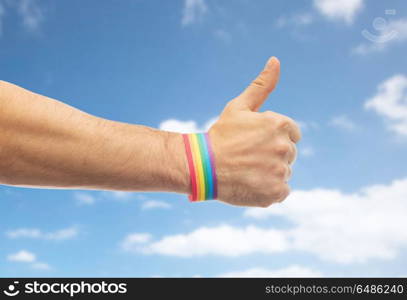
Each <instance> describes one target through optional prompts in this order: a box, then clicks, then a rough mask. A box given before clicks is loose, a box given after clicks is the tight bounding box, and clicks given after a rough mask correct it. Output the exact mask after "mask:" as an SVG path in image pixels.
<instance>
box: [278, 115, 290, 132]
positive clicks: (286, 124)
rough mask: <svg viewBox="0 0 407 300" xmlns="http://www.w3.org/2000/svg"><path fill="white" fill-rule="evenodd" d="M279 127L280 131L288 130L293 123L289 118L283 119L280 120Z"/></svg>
mask: <svg viewBox="0 0 407 300" xmlns="http://www.w3.org/2000/svg"><path fill="white" fill-rule="evenodd" d="M277 126H278V128H279V129H286V128H288V127H290V126H291V121H290V119H289V118H288V117H282V118H280V120H278V124H277Z"/></svg>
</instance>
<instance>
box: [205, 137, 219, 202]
mask: <svg viewBox="0 0 407 300" xmlns="http://www.w3.org/2000/svg"><path fill="white" fill-rule="evenodd" d="M205 139H206V145H207V146H208V153H209V158H210V161H211V169H212V180H213V199H216V198H217V197H218V178H217V177H216V169H215V154H214V153H213V150H212V144H211V141H210V139H209V135H208V133H207V132H205Z"/></svg>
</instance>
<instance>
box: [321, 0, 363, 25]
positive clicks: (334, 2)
mask: <svg viewBox="0 0 407 300" xmlns="http://www.w3.org/2000/svg"><path fill="white" fill-rule="evenodd" d="M314 6H315V8H316V9H317V10H318V12H319V13H321V14H322V15H323V16H324V17H326V18H327V19H330V20H335V21H336V20H339V21H343V22H345V23H347V24H351V23H352V22H353V20H354V18H355V16H356V14H357V13H358V12H359V11H361V9H362V8H363V0H341V1H338V0H314Z"/></svg>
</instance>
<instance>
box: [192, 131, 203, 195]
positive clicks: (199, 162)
mask: <svg viewBox="0 0 407 300" xmlns="http://www.w3.org/2000/svg"><path fill="white" fill-rule="evenodd" d="M190 137H191V140H192V149H193V150H192V153H193V156H194V164H195V166H196V169H197V170H198V172H197V177H198V199H197V200H198V201H204V200H205V197H206V196H205V177H204V176H205V175H204V170H203V165H202V157H201V152H200V150H199V144H198V138H197V136H196V134H191V135H190Z"/></svg>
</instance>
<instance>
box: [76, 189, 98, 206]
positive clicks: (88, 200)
mask: <svg viewBox="0 0 407 300" xmlns="http://www.w3.org/2000/svg"><path fill="white" fill-rule="evenodd" d="M74 197H75V199H76V201H77V203H78V204H80V205H92V204H95V202H96V198H95V197H94V196H92V195H91V194H88V193H82V192H77V193H75V194H74Z"/></svg>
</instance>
